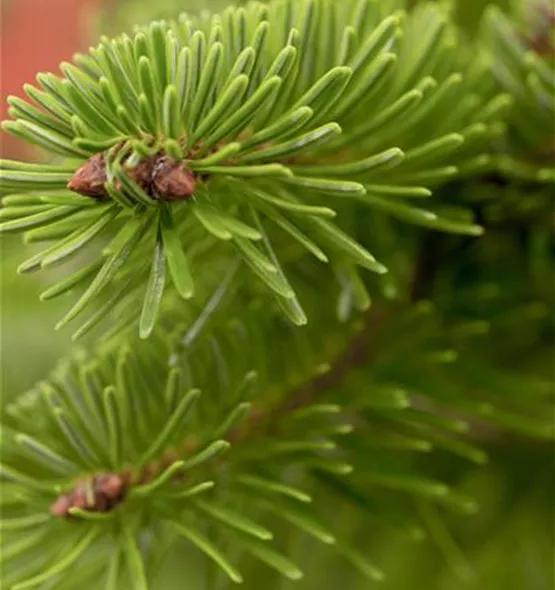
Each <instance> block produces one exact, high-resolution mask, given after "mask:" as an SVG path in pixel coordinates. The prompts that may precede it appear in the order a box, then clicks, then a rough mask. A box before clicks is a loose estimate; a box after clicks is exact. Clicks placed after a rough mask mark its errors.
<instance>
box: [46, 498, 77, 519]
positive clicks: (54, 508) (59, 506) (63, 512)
mask: <svg viewBox="0 0 555 590" xmlns="http://www.w3.org/2000/svg"><path fill="white" fill-rule="evenodd" d="M71 506H72V504H71V498H70V497H69V496H60V497H59V498H58V499H57V500H56V501H55V502H54V503H53V504H51V506H50V513H51V514H52V515H53V516H67V515H68V514H69V509H70V508H71Z"/></svg>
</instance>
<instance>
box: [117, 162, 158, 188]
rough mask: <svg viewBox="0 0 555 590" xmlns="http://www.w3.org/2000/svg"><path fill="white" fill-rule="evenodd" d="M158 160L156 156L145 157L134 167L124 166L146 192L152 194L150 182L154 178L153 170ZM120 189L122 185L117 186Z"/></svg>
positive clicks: (132, 178)
mask: <svg viewBox="0 0 555 590" xmlns="http://www.w3.org/2000/svg"><path fill="white" fill-rule="evenodd" d="M155 162H156V156H154V157H151V158H145V159H144V160H141V161H140V162H139V163H138V164H137V165H136V166H135V167H134V168H127V167H124V169H123V170H124V172H125V173H126V174H127V176H129V178H131V180H133V181H134V182H135V183H136V184H138V185H139V186H140V187H141V188H142V189H143V190H144V191H145V192H146V193H148V194H150V190H151V189H150V184H151V179H152V171H153V170H154V164H155ZM117 188H118V190H121V187H120V186H119V184H118V186H117Z"/></svg>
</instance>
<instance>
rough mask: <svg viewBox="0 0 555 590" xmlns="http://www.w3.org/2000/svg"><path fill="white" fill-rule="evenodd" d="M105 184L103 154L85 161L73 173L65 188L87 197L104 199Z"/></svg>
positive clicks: (105, 195) (105, 194) (105, 193)
mask: <svg viewBox="0 0 555 590" xmlns="http://www.w3.org/2000/svg"><path fill="white" fill-rule="evenodd" d="M105 183H106V164H105V162H104V154H96V155H95V156H92V157H91V158H89V159H88V160H87V162H86V163H85V164H83V166H81V168H79V169H78V170H77V172H75V174H74V175H73V176H72V177H71V179H70V181H69V182H68V183H67V188H68V189H69V190H70V191H74V192H76V193H79V194H81V195H85V196H87V197H93V198H94V199H104V198H106V197H107V196H108V194H107V192H106V188H105V187H104V184H105Z"/></svg>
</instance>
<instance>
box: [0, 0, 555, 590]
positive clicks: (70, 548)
mask: <svg viewBox="0 0 555 590" xmlns="http://www.w3.org/2000/svg"><path fill="white" fill-rule="evenodd" d="M408 4H412V3H408ZM527 15H528V13H527ZM527 15H525V16H523V15H521V14H519V13H517V12H516V11H515V16H513V17H512V18H511V17H509V16H507V15H505V14H503V13H502V12H501V11H500V10H499V9H497V8H491V9H489V10H487V11H486V13H485V14H484V16H483V19H482V22H481V26H480V31H479V33H478V34H477V36H475V37H473V38H472V39H469V38H467V36H466V35H465V34H464V33H463V32H462V31H461V29H460V28H459V26H458V25H457V24H456V21H455V20H454V18H453V16H452V14H451V11H450V9H449V7H448V6H447V7H446V6H444V5H443V4H440V5H438V4H428V3H424V4H418V5H417V6H416V7H414V8H407V7H406V6H405V3H404V2H402V1H401V0H381V1H377V0H342V1H341V2H337V3H336V2H333V1H331V0H273V1H272V2H270V3H269V4H267V5H266V4H262V3H259V2H249V3H246V4H245V5H244V6H242V7H229V8H227V9H225V10H224V11H223V12H221V13H220V14H208V13H203V14H202V15H201V16H194V15H181V16H180V17H179V18H177V19H176V20H175V21H167V22H166V21H154V22H151V23H150V24H148V25H146V26H144V27H139V28H137V29H135V30H134V31H133V32H132V33H129V34H122V35H119V36H116V37H114V38H108V37H103V38H101V40H100V43H99V44H98V45H96V46H95V47H93V48H92V49H91V50H90V52H89V53H88V54H86V55H76V56H74V58H73V60H72V62H71V63H69V62H68V63H63V64H62V65H61V73H62V75H61V76H58V75H54V74H39V75H38V76H37V83H38V85H37V86H31V85H29V86H26V87H25V92H26V95H27V97H28V100H22V99H18V98H14V97H12V98H10V99H9V103H10V106H11V111H10V114H11V116H12V120H11V121H7V122H4V124H3V128H4V130H5V131H6V132H8V133H11V134H13V135H16V136H18V137H21V138H23V139H25V140H27V141H29V142H30V143H32V144H34V145H37V146H39V147H41V148H43V149H44V150H45V152H46V154H47V156H48V157H47V159H46V161H45V160H44V159H43V160H42V161H40V162H38V163H29V162H19V161H11V160H2V161H1V164H0V174H1V191H2V194H3V195H4V198H3V205H4V206H3V208H2V210H1V212H0V217H1V219H2V223H1V225H0V230H1V231H2V232H3V233H10V232H17V233H19V232H22V233H23V236H24V240H25V242H27V243H39V244H40V243H44V247H43V249H41V250H40V251H38V253H35V254H34V255H33V256H32V257H31V258H29V259H27V260H25V261H24V262H22V263H21V265H20V267H19V271H20V272H21V273H35V272H42V271H46V270H49V269H52V268H55V267H56V268H58V267H60V268H61V269H64V274H63V276H62V278H60V277H59V274H58V277H57V279H56V281H55V282H53V283H52V284H51V285H50V286H49V287H48V288H47V289H46V290H44V291H43V293H42V294H41V299H43V300H49V299H52V298H56V297H59V296H65V297H66V299H67V300H69V301H70V304H69V308H68V311H67V313H66V314H65V315H64V316H63V317H62V318H60V320H59V322H58V324H57V326H56V327H57V328H58V329H62V328H63V329H67V328H68V326H69V325H71V326H72V330H73V331H72V334H73V339H74V340H75V341H80V342H81V344H80V345H79V346H78V347H76V348H75V349H74V353H73V354H72V355H71V356H70V358H66V359H64V360H62V361H60V363H59V365H58V367H57V368H56V369H55V370H54V371H53V372H52V373H51V374H50V375H49V376H48V377H47V378H46V379H44V380H43V381H41V382H39V383H37V385H36V386H34V387H33V388H31V389H30V390H29V391H27V392H24V393H23V394H21V395H19V396H18V397H17V398H15V400H14V401H12V402H10V403H8V404H7V405H6V407H5V408H4V409H3V427H2V433H3V436H2V478H3V483H2V486H3V491H2V495H1V499H2V523H1V527H2V531H3V534H2V543H3V547H4V548H3V551H2V554H1V559H2V562H3V583H4V585H5V587H6V588H13V590H23V589H26V588H44V589H46V588H59V589H67V590H69V589H77V588H102V589H106V590H109V589H115V588H132V589H134V590H135V589H137V590H142V589H146V588H153V589H156V588H159V587H160V584H161V582H160V580H161V579H163V578H164V577H165V578H166V579H167V578H168V576H169V577H170V579H172V580H173V581H172V582H171V584H173V585H171V586H170V587H172V588H186V587H187V588H193V587H198V588H206V589H207V590H216V589H219V588H227V587H229V584H231V582H243V583H244V585H245V587H247V588H253V589H254V588H260V587H261V585H263V586H265V585H267V586H269V587H270V585H271V583H274V581H275V580H281V578H284V579H285V580H287V579H289V580H298V579H300V578H301V577H302V576H303V561H304V558H307V557H309V556H307V555H300V556H299V555H295V556H294V555H293V549H292V547H291V544H290V543H289V541H290V539H291V538H292V537H293V535H296V534H297V532H298V531H300V532H301V533H302V534H304V535H307V536H309V537H312V538H314V539H316V540H317V541H318V542H321V543H322V544H324V545H325V546H326V551H327V552H328V553H329V555H330V556H331V555H338V556H340V557H341V559H343V560H344V561H345V562H346V563H349V564H350V565H351V566H352V567H353V569H354V570H357V572H358V573H357V574H356V575H357V576H360V577H361V579H362V578H366V579H367V580H369V583H370V584H371V583H373V582H376V581H379V580H381V579H383V577H384V576H386V575H387V573H388V572H387V570H386V571H383V570H382V568H380V567H379V565H377V564H376V563H375V562H374V560H373V558H372V554H371V552H370V551H369V550H368V544H367V543H366V542H365V541H366V540H367V536H368V535H369V532H368V531H369V530H370V529H369V527H370V526H371V524H372V523H375V522H376V521H381V522H384V523H386V524H387V525H388V526H391V527H396V528H398V529H399V530H401V531H403V532H404V533H406V534H407V535H408V536H409V537H411V538H415V539H416V538H419V537H420V536H422V535H423V534H426V532H431V534H432V536H434V530H435V531H436V533H437V530H438V526H439V527H441V518H440V516H439V513H440V512H443V511H446V510H454V511H456V512H461V511H462V512H463V513H465V514H467V513H468V514H471V513H474V512H475V511H476V509H477V504H476V502H475V501H474V499H473V498H472V497H468V496H467V495H465V494H464V492H463V491H462V490H460V489H457V486H456V485H452V484H451V482H450V481H449V476H448V475H447V476H446V479H445V481H444V480H441V479H440V478H439V477H438V469H437V464H438V462H439V461H441V459H440V457H441V458H445V457H449V458H450V459H449V460H450V461H456V460H457V459H458V458H464V459H465V460H468V461H470V462H474V463H476V464H479V465H481V464H483V463H484V462H485V461H486V459H487V454H486V452H485V450H484V448H483V447H487V446H488V444H489V443H490V441H491V440H492V439H495V438H496V437H499V436H503V437H506V436H509V435H512V436H515V435H517V436H523V437H528V438H534V439H537V440H538V441H542V440H543V441H546V440H547V441H549V440H550V439H551V438H552V436H553V424H552V420H551V418H552V416H550V410H552V399H551V386H552V383H551V382H550V380H549V378H548V376H547V377H546V378H544V377H542V375H541V374H540V373H539V372H534V371H532V370H526V369H525V368H524V369H523V370H522V371H519V370H515V367H514V366H513V365H516V364H517V363H516V362H515V359H517V358H518V359H522V358H524V357H525V356H526V355H530V354H531V351H532V354H542V353H545V351H546V350H549V346H550V344H551V342H552V340H551V337H552V334H551V329H552V324H551V323H550V318H549V311H550V309H549V308H550V305H551V304H552V299H551V286H550V275H551V271H552V266H551V264H552V263H551V261H552V256H553V251H554V247H553V246H554V241H553V219H552V200H551V199H552V190H553V183H554V182H555V167H554V165H553V122H554V117H555V112H554V111H555V100H554V91H555V74H554V71H553V62H552V61H551V60H550V55H551V53H552V49H553V46H552V43H553V37H552V29H549V27H547V28H545V26H544V25H545V21H543V20H541V19H540V20H539V21H535V20H534V19H532V20H530V19H528V18H527ZM548 16H549V15H548ZM550 18H551V19H553V15H552V14H551V15H550ZM538 22H539V23H540V24H541V27H540V26H539V25H538ZM530 23H532V24H530ZM546 48H547V49H546ZM51 276H52V275H51ZM524 277H525V280H524ZM500 342H501V343H503V344H502V345H500ZM76 346H77V345H76ZM517 368H518V367H517ZM511 433H512V434H511ZM432 450H433V451H434V453H435V454H434V457H435V460H434V459H432V458H431V457H428V459H427V460H423V458H422V457H421V456H420V455H421V453H425V452H431V451H432ZM347 514H348V515H349V518H346V517H345V515H347ZM353 523H355V524H353ZM355 525H356V526H355ZM427 529H428V530H427ZM295 538H296V537H295ZM170 555H177V556H178V559H184V560H186V562H187V563H188V564H189V567H188V568H187V570H186V574H183V573H182V572H181V573H179V574H177V576H178V577H175V576H174V577H173V578H171V576H172V571H174V572H176V571H178V569H175V570H172V567H173V565H172V562H171V560H170V559H169V557H168V556H170ZM326 555H327V554H326ZM261 564H262V565H261ZM271 570H274V571H275V572H277V574H278V575H277V576H276V578H274V577H272V576H270V574H269V573H268V572H270V571H271ZM183 575H185V576H187V577H183ZM353 579H354V578H353ZM275 583H276V587H278V586H277V584H278V583H280V582H279V581H276V582H275ZM365 587H368V586H365ZM403 590H404V589H403Z"/></svg>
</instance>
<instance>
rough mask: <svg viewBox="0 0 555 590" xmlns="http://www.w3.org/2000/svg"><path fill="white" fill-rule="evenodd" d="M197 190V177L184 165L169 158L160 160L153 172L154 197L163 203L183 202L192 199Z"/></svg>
mask: <svg viewBox="0 0 555 590" xmlns="http://www.w3.org/2000/svg"><path fill="white" fill-rule="evenodd" d="M195 188H196V181H195V176H194V174H193V173H192V172H191V171H190V170H188V169H187V168H185V166H184V165H183V164H181V163H180V162H174V161H173V160H171V159H170V158H168V157H167V156H162V157H161V158H158V160H157V162H156V165H155V166H154V170H153V171H152V192H153V195H154V196H156V197H158V198H160V199H162V200H163V201H182V200H185V199H188V198H189V197H191V196H192V195H193V193H194V192H195Z"/></svg>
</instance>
